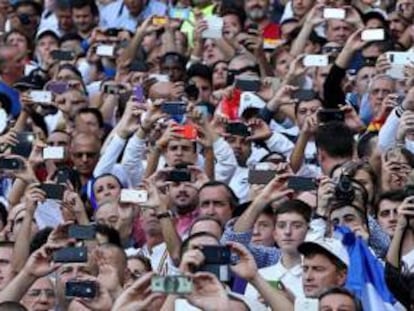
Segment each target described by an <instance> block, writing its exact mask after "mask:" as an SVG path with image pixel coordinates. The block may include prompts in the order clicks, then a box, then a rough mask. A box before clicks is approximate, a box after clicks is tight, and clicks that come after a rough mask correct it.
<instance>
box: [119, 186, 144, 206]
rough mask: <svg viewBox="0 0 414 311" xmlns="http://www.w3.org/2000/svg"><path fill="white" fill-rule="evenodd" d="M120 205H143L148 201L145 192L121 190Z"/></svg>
mask: <svg viewBox="0 0 414 311" xmlns="http://www.w3.org/2000/svg"><path fill="white" fill-rule="evenodd" d="M120 201H121V203H145V202H147V201H148V192H147V191H146V190H135V189H122V190H121V198H120Z"/></svg>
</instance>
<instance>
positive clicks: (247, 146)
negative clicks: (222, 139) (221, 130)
mask: <svg viewBox="0 0 414 311" xmlns="http://www.w3.org/2000/svg"><path fill="white" fill-rule="evenodd" d="M226 140H227V142H228V143H229V144H230V147H231V148H232V149H233V153H234V156H235V157H236V159H237V163H238V164H239V166H242V167H244V166H246V162H247V159H248V158H249V157H250V154H251V153H252V145H251V143H250V142H248V141H247V140H246V137H243V136H239V135H229V137H227V138H226Z"/></svg>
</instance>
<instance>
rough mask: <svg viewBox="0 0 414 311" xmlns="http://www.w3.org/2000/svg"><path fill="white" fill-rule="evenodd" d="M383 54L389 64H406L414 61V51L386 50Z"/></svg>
mask: <svg viewBox="0 0 414 311" xmlns="http://www.w3.org/2000/svg"><path fill="white" fill-rule="evenodd" d="M385 54H386V55H387V58H388V60H389V61H390V63H391V64H399V65H407V64H411V63H412V62H414V53H412V52H387V53H385Z"/></svg>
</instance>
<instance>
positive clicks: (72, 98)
mask: <svg viewBox="0 0 414 311" xmlns="http://www.w3.org/2000/svg"><path fill="white" fill-rule="evenodd" d="M55 103H56V105H57V107H58V108H59V110H61V111H62V112H63V113H65V114H67V115H69V117H70V118H74V117H75V115H76V113H77V112H78V110H79V109H82V108H86V107H87V106H88V100H87V98H86V97H85V96H84V95H82V94H81V93H80V92H79V91H77V90H69V91H67V92H65V93H63V94H61V95H58V96H56V100H55Z"/></svg>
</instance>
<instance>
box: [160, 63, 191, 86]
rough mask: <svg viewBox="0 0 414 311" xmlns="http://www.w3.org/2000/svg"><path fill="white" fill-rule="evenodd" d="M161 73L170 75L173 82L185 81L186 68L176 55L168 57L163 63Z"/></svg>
mask: <svg viewBox="0 0 414 311" xmlns="http://www.w3.org/2000/svg"><path fill="white" fill-rule="evenodd" d="M161 74H166V75H168V76H169V77H170V81H171V82H179V81H184V74H185V69H184V68H183V67H182V66H181V65H180V63H179V62H178V61H177V59H176V58H175V57H167V59H166V60H165V61H164V62H163V63H162V64H161Z"/></svg>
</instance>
